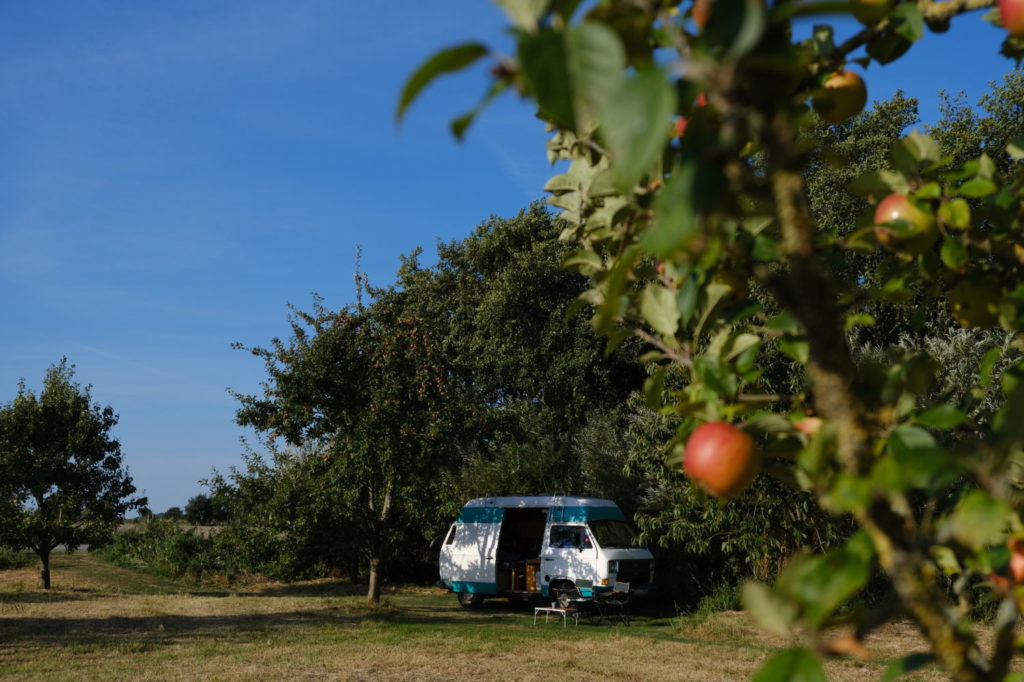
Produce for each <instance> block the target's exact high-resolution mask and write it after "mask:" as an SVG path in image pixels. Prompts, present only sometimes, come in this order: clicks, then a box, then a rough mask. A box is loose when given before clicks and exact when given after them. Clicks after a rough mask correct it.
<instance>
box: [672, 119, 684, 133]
mask: <svg viewBox="0 0 1024 682" xmlns="http://www.w3.org/2000/svg"><path fill="white" fill-rule="evenodd" d="M685 132H686V117H685V116H680V117H679V118H677V119H676V127H675V130H673V131H672V134H673V135H674V136H676V137H682V136H683V133H685Z"/></svg>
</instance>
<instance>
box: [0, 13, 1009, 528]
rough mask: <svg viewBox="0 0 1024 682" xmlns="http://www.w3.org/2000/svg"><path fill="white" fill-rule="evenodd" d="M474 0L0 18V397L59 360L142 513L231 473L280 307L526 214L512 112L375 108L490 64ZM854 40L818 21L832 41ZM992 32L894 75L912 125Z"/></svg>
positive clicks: (956, 81)
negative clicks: (461, 62)
mask: <svg viewBox="0 0 1024 682" xmlns="http://www.w3.org/2000/svg"><path fill="white" fill-rule="evenodd" d="M502 27H503V23H502V15H501V13H500V11H499V10H498V9H496V8H495V7H494V6H493V5H492V4H490V3H488V2H486V1H485V0H443V2H422V1H420V2H413V1H411V0H393V1H392V2H388V3H373V2H370V3H368V2H355V1H354V0H334V1H333V2H331V1H327V0H287V1H285V0H244V1H236V0H219V1H217V2H210V1H209V0H178V1H175V2H146V3H139V2H135V1H133V0H54V1H52V2H46V3H39V2H30V1H29V0H4V1H0V45H3V48H2V52H0V54H2V57H0V131H2V132H0V158H2V159H3V162H2V163H0V300H2V301H3V305H4V312H5V314H4V316H3V320H4V321H3V325H2V333H0V401H5V400H8V399H10V398H11V397H13V395H14V393H15V391H16V386H17V381H18V379H19V378H20V377H25V378H26V380H27V382H28V384H29V386H30V387H33V388H37V387H38V386H39V384H40V381H41V378H42V375H43V373H44V371H45V369H46V367H47V366H49V365H50V364H52V363H54V362H56V361H57V360H58V359H59V358H60V357H61V356H65V355H66V356H67V357H68V358H69V360H70V361H71V362H73V363H74V364H75V365H76V366H77V373H78V379H79V380H80V381H81V382H82V383H84V384H91V385H92V387H93V395H94V397H95V398H96V399H97V400H99V401H100V402H102V403H103V404H110V405H112V406H113V407H114V408H115V410H116V411H117V412H118V413H119V414H120V416H121V422H120V424H119V425H118V427H117V430H116V434H117V435H118V436H119V437H120V439H121V441H122V444H123V448H124V452H125V459H126V463H127V464H128V466H129V468H130V470H131V473H132V475H133V477H134V478H135V482H136V485H137V486H138V487H139V488H140V489H142V490H144V491H145V493H146V494H147V495H148V496H149V498H150V502H151V506H152V508H153V509H154V510H156V511H162V510H164V509H166V508H167V507H169V506H172V505H183V504H184V503H185V502H186V501H187V500H188V498H189V497H191V496H192V495H195V494H197V493H199V492H202V491H203V489H202V488H201V487H200V486H199V484H198V483H197V481H198V480H199V479H200V478H203V477H205V476H208V475H209V474H210V471H211V468H213V467H216V468H218V469H220V470H226V469H227V468H228V467H230V466H233V465H237V464H239V463H240V461H241V459H240V453H241V447H240V445H239V438H240V437H241V436H243V435H246V433H245V432H244V431H243V430H242V429H240V428H239V427H237V426H235V424H234V421H233V417H234V410H235V403H234V401H233V400H232V398H231V397H230V396H229V394H228V393H227V390H226V389H227V388H228V387H231V388H233V389H236V390H239V391H243V392H252V391H256V390H257V389H258V385H259V382H260V380H261V378H262V366H261V364H260V362H259V361H258V360H257V359H256V358H254V357H252V356H251V355H248V354H246V353H243V352H240V351H233V350H231V348H230V344H231V343H232V342H233V341H241V342H243V343H246V344H263V343H266V342H267V341H268V340H269V339H271V338H272V337H273V336H275V335H284V334H286V333H287V326H286V323H285V318H286V308H285V305H286V303H288V302H293V303H296V304H297V305H299V306H300V307H305V306H307V305H308V303H309V301H310V294H311V292H319V293H320V294H322V295H324V296H325V297H326V300H327V304H328V305H330V306H334V307H340V306H342V305H344V304H346V303H349V302H351V301H353V299H354V296H355V294H354V287H353V283H352V275H353V272H354V269H355V265H354V263H355V253H356V246H357V245H362V247H363V260H362V267H363V269H364V270H365V271H366V272H367V273H368V274H369V276H370V279H371V281H372V282H373V283H375V284H379V285H383V284H388V283H390V282H391V281H392V279H393V273H394V271H395V269H396V268H397V266H398V262H399V260H398V258H399V255H400V254H403V253H408V252H410V251H411V250H412V249H413V248H415V247H416V246H419V245H422V246H424V247H426V249H427V255H426V257H425V261H426V262H430V260H431V256H432V253H433V244H434V243H435V242H436V240H437V239H441V240H444V241H449V240H452V239H458V238H461V237H464V236H466V235H468V234H469V233H470V231H471V230H472V229H473V228H474V227H475V226H476V225H477V224H478V223H480V222H481V221H483V220H484V219H486V218H487V217H488V216H489V215H491V214H496V215H510V214H513V213H514V212H515V211H516V210H518V209H519V208H522V207H523V206H525V205H526V204H527V203H528V202H529V201H530V200H532V199H534V198H537V197H540V196H541V191H540V188H541V187H542V185H543V184H544V180H545V179H546V178H547V177H548V175H549V168H548V166H547V162H546V160H545V155H544V144H543V126H542V124H541V123H539V122H538V121H536V120H535V119H533V118H532V115H531V111H530V110H529V109H528V108H527V107H526V106H525V105H524V104H522V103H520V102H518V101H517V100H516V99H515V98H513V97H508V98H505V99H504V100H501V101H500V102H499V103H498V105H497V106H495V107H493V108H492V109H490V110H489V111H488V112H487V113H485V114H484V115H483V117H482V118H481V119H480V120H479V121H478V122H477V124H476V125H475V126H474V127H473V128H472V129H471V130H470V133H469V136H468V140H467V141H466V142H465V143H463V144H457V143H456V142H454V141H453V140H452V139H451V138H450V137H449V136H448V134H447V122H448V120H449V119H450V118H452V117H453V116H454V115H456V114H458V113H462V112H463V111H464V110H465V109H468V108H469V107H470V106H471V105H472V104H474V103H475V101H476V99H477V97H478V96H479V95H480V94H481V93H482V91H483V89H484V87H485V81H484V80H483V78H482V76H481V75H480V72H479V71H478V72H476V73H474V74H471V75H467V76H463V77H459V78H454V79H448V80H445V81H442V82H439V83H438V84H436V86H434V87H432V88H431V89H430V90H428V91H427V93H426V94H425V95H424V96H423V98H422V99H421V100H420V101H418V102H417V103H416V104H415V105H414V107H413V108H412V110H411V112H410V114H409V116H408V118H407V121H406V123H405V124H404V125H403V126H402V128H401V129H396V128H395V126H394V121H393V114H394V106H395V101H396V97H397V93H398V91H399V89H400V87H401V85H402V83H403V81H404V79H405V77H406V76H407V75H408V74H409V73H410V71H411V70H412V69H413V68H414V67H415V66H416V65H417V64H418V63H419V62H420V61H421V60H422V59H423V58H425V57H426V56H427V55H429V54H430V53H431V52H432V51H434V50H435V49H437V48H439V47H442V46H446V45H449V44H452V43H456V42H460V41H462V40H466V39H476V38H483V39H485V40H486V41H488V42H490V43H491V44H495V45H498V46H507V45H508V41H507V38H506V37H505V36H504V35H503V33H502ZM855 28H856V27H855V26H854V25H852V24H849V23H847V24H842V25H841V27H840V28H839V31H838V35H839V37H840V38H842V37H845V36H848V35H849V34H850V33H851V32H852V31H853V30H855ZM1000 40H1001V32H1000V31H998V30H996V29H993V28H992V27H990V26H988V25H987V24H986V23H984V22H983V21H982V20H981V18H980V16H978V15H972V16H968V17H964V18H962V19H961V20H960V21H959V22H958V23H957V24H956V25H955V26H954V28H953V30H952V31H950V32H949V33H947V34H944V35H940V36H934V35H928V36H927V37H926V40H925V41H924V42H923V43H922V44H920V45H918V46H915V48H914V49H913V50H912V51H911V53H910V54H909V55H908V56H907V57H906V58H904V59H903V60H901V61H900V62H897V63H896V64H894V65H890V66H887V67H884V68H880V67H878V66H877V65H873V66H872V67H871V68H870V69H869V70H868V72H867V73H866V79H867V82H868V87H869V97H870V98H871V99H884V98H888V97H889V96H891V95H892V93H893V92H895V90H896V89H897V88H900V87H902V88H903V89H904V91H905V92H906V93H907V94H908V95H911V96H914V97H918V98H919V99H920V100H921V102H922V106H921V113H922V116H923V118H924V119H925V120H926V121H928V120H934V119H935V118H936V117H937V100H936V95H937V92H938V90H939V89H941V88H945V89H946V90H949V91H954V92H955V91H959V90H964V91H966V93H967V96H968V99H969V101H971V102H974V101H976V100H977V99H978V97H979V96H980V95H981V94H982V93H984V92H985V91H986V89H987V84H988V82H989V81H991V80H998V79H1000V78H1001V77H1002V74H1004V73H1005V72H1006V71H1008V70H1009V69H1010V68H1012V63H1011V62H1009V61H1008V60H1006V59H1004V58H1002V57H999V56H998V46H999V42H1000Z"/></svg>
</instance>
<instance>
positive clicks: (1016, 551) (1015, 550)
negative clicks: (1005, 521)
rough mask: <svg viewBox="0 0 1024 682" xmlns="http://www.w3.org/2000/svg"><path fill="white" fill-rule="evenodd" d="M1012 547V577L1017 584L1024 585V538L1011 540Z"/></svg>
mask: <svg viewBox="0 0 1024 682" xmlns="http://www.w3.org/2000/svg"><path fill="white" fill-rule="evenodd" d="M1007 544H1009V546H1010V575H1012V576H1013V581H1014V582H1015V583H1017V584H1020V583H1024V538H1011V539H1010V541H1009V543H1007Z"/></svg>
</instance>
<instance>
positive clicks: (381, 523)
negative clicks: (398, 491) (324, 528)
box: [366, 483, 391, 606]
mask: <svg viewBox="0 0 1024 682" xmlns="http://www.w3.org/2000/svg"><path fill="white" fill-rule="evenodd" d="M372 501H373V500H372V497H371V509H373V505H372ZM390 526H391V485H390V483H389V484H388V486H387V488H386V491H385V493H384V500H383V501H382V502H381V505H380V511H379V513H378V515H377V529H376V530H377V533H376V537H375V538H374V539H373V545H374V547H373V552H372V554H371V555H370V557H369V559H370V585H369V587H368V588H367V591H366V600H367V601H368V602H370V603H371V604H373V605H375V606H376V605H377V604H380V591H381V588H382V587H383V582H384V557H385V556H387V555H388V552H389V551H390V549H391V548H390V547H388V546H387V536H388V529H389V528H390Z"/></svg>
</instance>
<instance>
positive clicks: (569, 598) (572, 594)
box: [556, 580, 594, 618]
mask: <svg viewBox="0 0 1024 682" xmlns="http://www.w3.org/2000/svg"><path fill="white" fill-rule="evenodd" d="M583 588H585V589H588V590H590V593H591V594H592V595H593V594H594V592H593V589H594V581H592V580H577V581H576V584H575V585H573V586H572V587H560V588H558V589H557V590H556V599H557V600H558V605H559V606H561V607H562V608H569V609H576V610H577V611H579V612H580V614H581V615H584V616H587V617H588V618H589V617H590V616H592V615H593V613H594V609H593V606H594V598H593V597H586V596H584V595H583V592H582V589H583Z"/></svg>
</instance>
